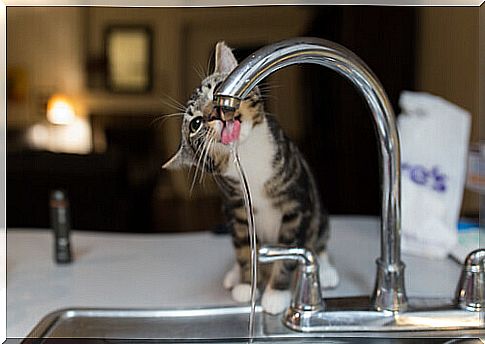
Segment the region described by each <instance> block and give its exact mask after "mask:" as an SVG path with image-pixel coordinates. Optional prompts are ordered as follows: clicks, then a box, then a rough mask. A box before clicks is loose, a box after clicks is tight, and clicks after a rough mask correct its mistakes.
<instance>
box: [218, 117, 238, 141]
mask: <svg viewBox="0 0 485 344" xmlns="http://www.w3.org/2000/svg"><path fill="white" fill-rule="evenodd" d="M240 130H241V122H239V121H237V120H236V121H227V122H226V125H225V127H224V128H223V129H222V136H221V142H222V143H223V144H225V145H227V144H229V143H231V142H233V141H236V140H237V139H238V138H239V131H240Z"/></svg>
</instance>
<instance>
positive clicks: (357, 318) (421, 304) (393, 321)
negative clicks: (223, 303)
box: [283, 297, 485, 333]
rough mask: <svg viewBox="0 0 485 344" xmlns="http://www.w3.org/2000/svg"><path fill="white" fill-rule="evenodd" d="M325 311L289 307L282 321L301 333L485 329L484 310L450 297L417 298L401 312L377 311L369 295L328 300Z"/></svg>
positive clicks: (410, 301) (411, 300)
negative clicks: (465, 307)
mask: <svg viewBox="0 0 485 344" xmlns="http://www.w3.org/2000/svg"><path fill="white" fill-rule="evenodd" d="M325 302H326V305H327V308H326V310H324V311H313V312H311V311H301V310H298V309H293V308H291V307H290V308H289V309H288V310H287V312H286V313H285V314H284V316H283V323H284V325H285V326H287V327H289V328H290V329H292V330H295V331H299V332H308V333H317V332H382V331H386V332H398V331H406V332H407V331H446V330H471V329H482V330H483V329H484V328H485V322H484V317H483V312H471V311H466V310H462V309H459V308H457V307H456V306H455V305H454V303H453V302H452V301H451V300H443V299H425V298H416V299H410V300H409V306H408V311H406V312H402V313H396V312H386V311H384V312H383V311H380V312H378V311H375V310H374V309H373V306H372V304H371V302H370V299H369V298H367V297H358V298H337V299H327V300H325Z"/></svg>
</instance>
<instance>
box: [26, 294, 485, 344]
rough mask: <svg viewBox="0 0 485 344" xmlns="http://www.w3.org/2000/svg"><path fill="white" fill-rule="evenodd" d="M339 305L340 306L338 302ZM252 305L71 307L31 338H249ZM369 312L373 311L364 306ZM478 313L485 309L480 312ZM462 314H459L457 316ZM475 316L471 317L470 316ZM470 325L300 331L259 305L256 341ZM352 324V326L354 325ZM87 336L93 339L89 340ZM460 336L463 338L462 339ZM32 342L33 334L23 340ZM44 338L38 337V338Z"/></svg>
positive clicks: (454, 336) (453, 339)
mask: <svg viewBox="0 0 485 344" xmlns="http://www.w3.org/2000/svg"><path fill="white" fill-rule="evenodd" d="M368 300H369V299H368V298H365V297H362V298H345V299H328V300H326V303H327V306H328V311H329V313H331V312H336V309H338V310H339V312H341V313H342V314H345V312H346V310H345V303H348V304H352V306H353V307H355V305H356V304H359V303H361V304H362V305H365V304H366V302H368ZM337 307H338V308H337ZM249 311H250V309H249V307H219V308H197V309H172V310H157V309H66V310H60V311H57V312H54V313H51V314H49V315H48V316H46V317H45V318H44V319H43V320H42V321H41V322H40V323H39V324H38V325H37V326H36V327H35V328H34V330H33V331H32V332H31V333H30V334H29V337H30V338H31V339H32V338H45V339H46V341H40V342H41V343H44V342H46V343H49V339H52V338H76V339H77V341H76V343H78V342H79V340H80V339H81V338H82V339H83V340H88V339H89V340H91V341H94V340H99V339H109V341H110V342H122V341H124V340H127V339H131V340H133V339H137V340H152V339H153V340H154V339H156V340H157V342H167V343H168V342H177V343H179V342H192V343H193V342H204V343H212V342H214V343H220V342H245V341H247V340H248V339H247V337H248V319H249ZM363 313H368V312H363ZM475 314H476V316H477V317H479V316H483V313H481V314H480V313H475ZM391 317H392V316H391ZM457 319H460V318H457ZM470 319H471V320H470ZM470 319H468V320H467V319H461V320H459V321H461V322H464V321H471V322H470V326H469V328H467V329H465V330H463V329H461V330H457V328H456V327H453V326H449V324H448V325H447V326H442V327H439V326H438V327H437V330H434V331H429V330H423V331H421V330H416V329H414V330H412V329H411V328H409V329H408V330H399V331H396V330H395V329H392V328H388V329H387V330H386V327H385V326H383V327H382V330H380V331H378V330H376V329H374V330H372V329H371V330H369V329H366V328H365V327H362V328H361V330H359V328H358V327H354V330H345V327H338V326H337V327H335V329H334V330H329V329H325V330H322V331H321V332H315V333H301V332H295V331H292V330H290V329H288V328H287V327H285V326H284V325H283V323H282V317H281V315H279V316H271V315H267V314H263V313H262V312H261V309H260V308H259V307H258V308H257V310H256V329H255V340H254V342H255V343H259V342H271V343H280V342H281V343H297V342H298V343H301V342H304V343H313V342H319V343H322V342H324V343H422V342H423V340H424V338H425V337H426V343H458V342H460V343H461V342H463V343H465V342H466V343H475V342H476V343H481V341H479V339H478V338H479V337H482V338H484V337H485V330H484V329H483V328H482V329H479V328H477V327H475V325H474V323H473V317H470ZM349 329H351V328H350V327H349ZM89 340H88V342H89ZM457 340H459V341H457ZM24 342H25V343H27V342H29V339H26V340H25V341H24ZM36 343H39V341H36Z"/></svg>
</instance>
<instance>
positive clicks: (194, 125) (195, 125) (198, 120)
mask: <svg viewBox="0 0 485 344" xmlns="http://www.w3.org/2000/svg"><path fill="white" fill-rule="evenodd" d="M201 126H202V116H197V117H195V118H194V119H192V120H191V121H190V123H189V128H190V132H191V133H195V132H196V131H197V130H199V129H200V127H201Z"/></svg>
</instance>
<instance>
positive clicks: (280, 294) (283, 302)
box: [261, 286, 291, 314]
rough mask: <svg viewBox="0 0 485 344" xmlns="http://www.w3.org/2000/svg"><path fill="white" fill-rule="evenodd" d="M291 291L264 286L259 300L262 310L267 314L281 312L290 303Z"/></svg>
mask: <svg viewBox="0 0 485 344" xmlns="http://www.w3.org/2000/svg"><path fill="white" fill-rule="evenodd" d="M290 301H291V291H289V290H276V289H272V288H271V287H269V286H268V287H266V290H265V291H264V294H263V299H262V300H261V306H263V310H264V311H265V312H266V313H269V314H278V313H281V312H283V311H284V310H285V309H286V308H288V306H289V305H290Z"/></svg>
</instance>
